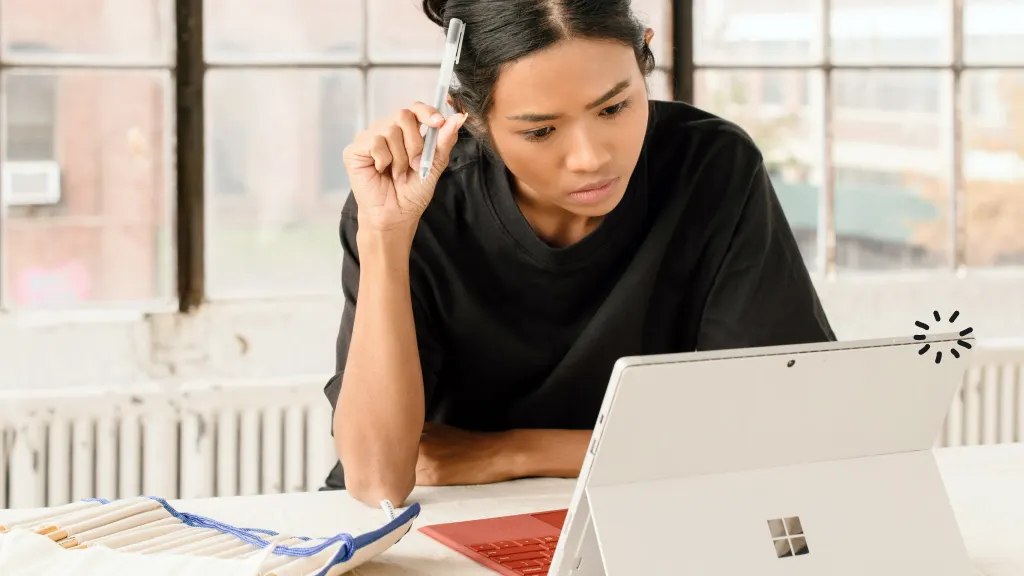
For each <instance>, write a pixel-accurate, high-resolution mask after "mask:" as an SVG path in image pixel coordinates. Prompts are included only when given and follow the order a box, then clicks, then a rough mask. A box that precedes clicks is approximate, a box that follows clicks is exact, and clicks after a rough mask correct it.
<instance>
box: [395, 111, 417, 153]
mask: <svg viewBox="0 0 1024 576" xmlns="http://www.w3.org/2000/svg"><path fill="white" fill-rule="evenodd" d="M396 124H397V125H398V127H399V128H401V129H402V138H403V139H404V142H405V151H406V153H407V154H408V157H409V158H415V157H417V156H419V155H420V154H422V153H423V136H421V135H420V122H419V119H417V118H416V114H414V113H413V111H412V110H409V109H405V110H402V111H401V112H399V113H398V118H397V120H396ZM406 166H408V164H407V165H406Z"/></svg>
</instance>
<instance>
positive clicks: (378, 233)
mask: <svg viewBox="0 0 1024 576" xmlns="http://www.w3.org/2000/svg"><path fill="white" fill-rule="evenodd" d="M418 224H419V223H418V222H414V223H412V224H408V225H401V226H397V227H393V228H388V229H386V230H381V229H377V228H371V227H365V228H364V227H363V226H359V228H358V230H357V231H356V247H357V248H358V250H359V260H360V264H361V265H363V264H364V263H365V262H366V261H371V262H372V261H374V260H377V261H379V260H381V259H384V260H385V261H390V260H392V259H397V260H399V261H403V262H408V260H409V253H410V252H411V251H412V241H413V238H414V237H415V236H416V227H417V225H418Z"/></svg>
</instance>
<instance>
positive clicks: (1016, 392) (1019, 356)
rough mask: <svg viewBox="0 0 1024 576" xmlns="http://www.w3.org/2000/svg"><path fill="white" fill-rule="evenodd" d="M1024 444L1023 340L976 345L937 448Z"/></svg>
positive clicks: (992, 341) (995, 341)
mask: <svg viewBox="0 0 1024 576" xmlns="http://www.w3.org/2000/svg"><path fill="white" fill-rule="evenodd" d="M1012 442H1024V340H1017V339H1007V340H989V341H981V342H979V346H978V348H977V349H976V350H974V353H973V355H972V357H971V366H970V367H969V368H968V369H967V372H966V373H965V374H964V381H963V385H962V386H961V387H960V393H959V394H957V395H956V398H954V400H953V405H952V406H951V407H950V410H949V414H947V416H946V422H945V426H944V427H943V430H942V434H940V435H939V438H938V440H937V441H936V445H937V446H974V445H978V444H1005V443H1012Z"/></svg>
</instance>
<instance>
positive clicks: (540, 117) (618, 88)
mask: <svg viewBox="0 0 1024 576" xmlns="http://www.w3.org/2000/svg"><path fill="white" fill-rule="evenodd" d="M631 84H632V82H631V81H630V80H629V79H628V78H627V79H626V80H623V81H622V82H619V83H618V84H616V85H615V86H613V87H612V89H611V90H609V91H607V92H605V93H604V94H602V95H601V97H600V98H598V99H597V100H594V101H593V102H591V103H590V104H587V110H593V109H594V108H597V107H598V106H600V105H602V104H604V103H605V102H607V101H609V100H611V99H612V98H615V97H616V96H618V95H619V94H621V93H622V91H623V90H625V89H626V88H629V86H630V85H631ZM561 116H562V115H561V114H533V113H529V112H527V113H525V114H515V115H512V116H506V118H507V119H509V120H518V121H520V122H547V121H549V120H557V119H558V118H561Z"/></svg>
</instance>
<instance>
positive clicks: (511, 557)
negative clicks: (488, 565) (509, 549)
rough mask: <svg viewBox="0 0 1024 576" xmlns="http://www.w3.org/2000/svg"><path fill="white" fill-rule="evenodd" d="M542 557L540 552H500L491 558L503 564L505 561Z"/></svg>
mask: <svg viewBox="0 0 1024 576" xmlns="http://www.w3.org/2000/svg"><path fill="white" fill-rule="evenodd" d="M543 557H544V555H543V553H542V552H524V553H521V554H519V553H517V554H502V555H501V556H494V557H492V558H491V560H494V561H495V562H498V563H500V564H504V563H506V562H516V561H519V560H537V559H539V558H543Z"/></svg>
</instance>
